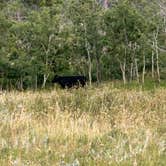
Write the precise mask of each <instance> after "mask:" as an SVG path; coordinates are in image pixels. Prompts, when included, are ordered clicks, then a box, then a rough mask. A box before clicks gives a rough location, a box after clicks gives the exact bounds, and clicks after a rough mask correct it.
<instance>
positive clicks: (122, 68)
mask: <svg viewBox="0 0 166 166" xmlns="http://www.w3.org/2000/svg"><path fill="white" fill-rule="evenodd" d="M120 69H121V72H122V78H123V83H124V84H126V61H125V60H124V62H123V64H122V63H121V62H120Z"/></svg>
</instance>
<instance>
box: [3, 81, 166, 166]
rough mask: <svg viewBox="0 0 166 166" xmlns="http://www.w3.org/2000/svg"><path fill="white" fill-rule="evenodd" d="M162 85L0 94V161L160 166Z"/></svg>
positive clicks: (165, 113)
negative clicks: (146, 89) (145, 89)
mask: <svg viewBox="0 0 166 166" xmlns="http://www.w3.org/2000/svg"><path fill="white" fill-rule="evenodd" d="M165 163H166V89H165V88H157V89H154V90H153V91H144V90H142V89H139V88H138V89H131V90H129V89H125V88H121V89H120V88H115V87H114V85H113V84H107V85H106V84H102V85H100V86H99V87H91V88H89V87H87V88H85V89H83V88H80V89H77V90H75V89H71V90H60V89H54V90H51V91H48V90H47V91H37V92H33V91H27V92H15V91H13V92H6V93H5V92H3V93H1V94H0V165H2V166H3V165H4V166H5V165H31V166H38V165H43V166H47V165H48V166H50V165H61V166H79V165H80V166H82V165H85V166H86V165H92V166H93V165H98V166H105V165H126V166H128V165H132V166H136V165H151V166H153V165H154V166H156V165H163V166H164V165H165Z"/></svg>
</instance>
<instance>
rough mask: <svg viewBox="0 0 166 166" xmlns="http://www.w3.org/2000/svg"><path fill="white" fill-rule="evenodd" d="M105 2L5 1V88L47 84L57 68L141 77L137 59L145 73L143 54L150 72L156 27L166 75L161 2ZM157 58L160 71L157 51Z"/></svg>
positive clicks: (1, 70)
mask: <svg viewBox="0 0 166 166" xmlns="http://www.w3.org/2000/svg"><path fill="white" fill-rule="evenodd" d="M102 4H104V1H100V2H99V1H96V0H81V1H73V0H68V1H62V0H49V1H48V0H42V1H38V0H37V1H34V0H14V1H0V8H1V11H0V33H1V35H0V87H1V89H13V88H16V89H20V90H22V89H26V88H35V89H36V88H37V87H41V86H43V87H44V86H45V84H46V83H48V84H49V83H50V82H51V80H52V78H53V77H54V75H55V74H59V75H73V74H83V75H86V76H87V77H88V74H89V72H91V75H92V80H94V81H95V80H97V81H98V82H100V81H107V80H114V79H119V80H121V79H122V75H123V79H124V74H125V77H126V80H127V81H129V80H136V79H137V80H138V78H137V76H136V69H135V68H136V66H135V65H136V64H135V62H136V61H137V68H138V69H137V70H138V74H139V75H141V74H142V70H143V67H144V61H143V60H144V59H143V58H144V57H145V70H146V74H145V76H146V75H148V77H149V75H150V73H151V70H152V59H151V58H152V52H155V48H154V46H153V42H154V34H156V32H158V36H157V44H158V52H159V67H160V71H161V79H165V78H166V77H165V70H166V69H165V51H163V50H165V31H164V30H165V23H164V21H163V20H164V15H163V11H162V9H161V8H160V7H161V5H159V4H158V3H157V1H155V0H153V1H151V2H149V1H144V0H141V1H130V0H125V1H122V0H119V1H118V2H117V1H116V2H115V1H114V0H110V1H109V5H108V6H109V8H107V9H106V8H104V7H103V6H102ZM163 5H164V4H163ZM161 11H162V12H161ZM156 13H161V14H160V15H159V14H156ZM154 63H155V64H154V69H155V71H156V66H157V64H156V55H154ZM131 71H132V74H133V75H131ZM155 73H156V72H154V74H155ZM156 78H157V77H156V76H155V77H154V78H153V79H156ZM139 80H140V78H139Z"/></svg>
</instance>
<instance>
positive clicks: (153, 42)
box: [152, 42, 154, 78]
mask: <svg viewBox="0 0 166 166" xmlns="http://www.w3.org/2000/svg"><path fill="white" fill-rule="evenodd" d="M153 46H154V42H153ZM152 78H154V51H153V50H152Z"/></svg>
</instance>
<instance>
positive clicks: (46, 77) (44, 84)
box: [42, 74, 49, 88]
mask: <svg viewBox="0 0 166 166" xmlns="http://www.w3.org/2000/svg"><path fill="white" fill-rule="evenodd" d="M48 77H49V74H44V75H43V84H42V88H45V86H46V82H47V79H48Z"/></svg>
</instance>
